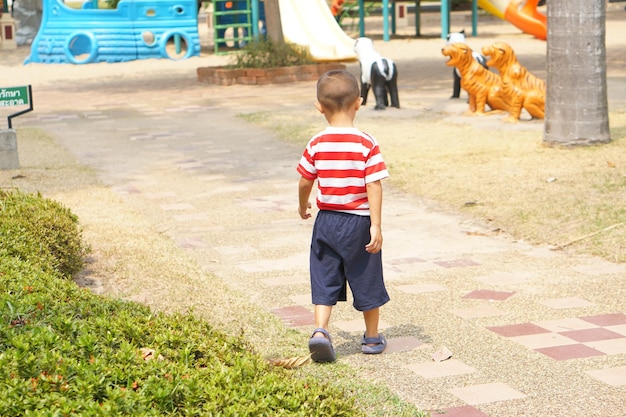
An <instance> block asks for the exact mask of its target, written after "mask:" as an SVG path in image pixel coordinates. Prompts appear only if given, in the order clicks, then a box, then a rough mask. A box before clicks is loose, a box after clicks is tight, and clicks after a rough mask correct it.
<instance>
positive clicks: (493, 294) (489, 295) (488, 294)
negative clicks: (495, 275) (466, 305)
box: [463, 290, 515, 301]
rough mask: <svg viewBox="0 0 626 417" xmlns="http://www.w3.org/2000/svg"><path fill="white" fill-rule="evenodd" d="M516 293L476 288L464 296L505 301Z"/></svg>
mask: <svg viewBox="0 0 626 417" xmlns="http://www.w3.org/2000/svg"><path fill="white" fill-rule="evenodd" d="M513 294H515V293H514V292H507V291H492V290H475V291H472V292H470V293H468V294H465V295H464V296H463V298H475V299H478V300H496V301H504V300H506V299H507V298H509V297H510V296H512V295H513Z"/></svg>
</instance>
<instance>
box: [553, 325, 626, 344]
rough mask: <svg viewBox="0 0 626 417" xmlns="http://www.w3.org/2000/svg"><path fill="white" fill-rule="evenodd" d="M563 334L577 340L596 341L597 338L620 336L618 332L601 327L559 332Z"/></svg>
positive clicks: (605, 338)
mask: <svg viewBox="0 0 626 417" xmlns="http://www.w3.org/2000/svg"><path fill="white" fill-rule="evenodd" d="M559 334H562V335H563V336H566V337H569V338H570V339H572V340H575V341H577V342H597V341H599V340H610V339H620V338H622V337H624V336H622V335H621V334H619V333H615V332H612V331H610V330H607V329H604V328H602V327H596V328H594V329H583V330H571V331H568V332H560V333H559Z"/></svg>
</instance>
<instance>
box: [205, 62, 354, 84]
mask: <svg viewBox="0 0 626 417" xmlns="http://www.w3.org/2000/svg"><path fill="white" fill-rule="evenodd" d="M334 69H346V66H345V65H343V64H338V63H336V62H329V63H320V64H311V65H299V66H293V67H280V68H237V69H231V68H227V67H199V68H198V69H197V71H196V72H197V74H198V81H202V82H206V83H208V84H216V85H233V84H245V85H265V84H285V83H291V82H295V81H315V80H317V79H318V78H319V77H320V75H322V74H323V73H325V72H326V71H330V70H334Z"/></svg>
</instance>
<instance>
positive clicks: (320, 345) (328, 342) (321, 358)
mask: <svg viewBox="0 0 626 417" xmlns="http://www.w3.org/2000/svg"><path fill="white" fill-rule="evenodd" d="M332 308H333V307H332V306H326V305H322V304H316V305H315V324H316V326H317V328H316V329H315V330H313V334H312V335H311V338H310V339H309V352H311V359H313V361H314V362H334V361H335V360H336V359H337V355H336V354H335V349H334V348H333V342H332V339H331V337H330V333H328V322H329V321H330V313H331V311H332Z"/></svg>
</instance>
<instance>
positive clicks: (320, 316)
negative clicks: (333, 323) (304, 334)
mask: <svg viewBox="0 0 626 417" xmlns="http://www.w3.org/2000/svg"><path fill="white" fill-rule="evenodd" d="M332 311H333V306H325V305H321V304H316V305H315V327H316V328H321V329H326V330H328V323H329V322H330V313H332ZM313 337H325V336H324V334H323V333H321V332H317V333H314V334H313Z"/></svg>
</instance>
